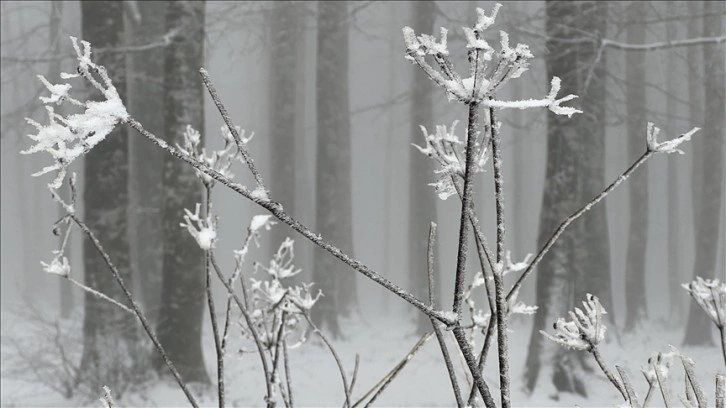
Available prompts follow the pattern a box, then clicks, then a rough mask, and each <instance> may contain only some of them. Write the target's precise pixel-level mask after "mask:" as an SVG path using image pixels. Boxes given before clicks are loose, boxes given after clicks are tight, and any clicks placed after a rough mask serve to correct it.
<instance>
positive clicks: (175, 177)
mask: <svg viewBox="0 0 726 408" xmlns="http://www.w3.org/2000/svg"><path fill="white" fill-rule="evenodd" d="M167 7H168V8H167V13H166V31H167V32H169V31H171V30H173V29H175V30H177V34H176V36H174V38H173V39H172V41H171V44H170V45H169V47H168V49H167V52H166V56H165V59H164V72H165V76H164V135H163V137H164V139H165V140H166V142H167V143H169V144H171V145H172V146H173V145H175V144H179V145H182V144H183V135H184V131H185V129H186V127H187V125H191V126H192V127H193V128H194V129H197V130H199V131H203V130H204V93H203V91H204V90H203V86H202V82H201V80H200V78H199V74H198V72H197V70H198V69H199V67H201V66H202V64H203V60H204V14H205V13H204V8H205V2H199V1H173V2H169V4H168V6H167ZM163 166H164V169H163V186H164V203H163V206H162V215H161V217H162V228H163V233H162V236H163V242H164V255H163V259H164V260H163V267H162V270H163V275H162V279H163V281H162V297H161V309H160V310H159V321H158V324H157V333H158V336H159V340H160V342H161V344H162V345H163V346H164V348H166V352H167V354H168V355H169V357H170V358H171V360H172V361H173V362H174V365H175V366H176V368H177V369H178V370H179V373H180V374H181V375H182V377H183V378H184V380H185V381H187V382H208V381H209V376H208V375H207V371H206V369H205V368H204V356H203V354H202V347H201V335H202V320H203V312H204V305H205V292H204V282H205V275H204V253H203V252H202V250H201V249H200V248H199V246H198V245H197V243H196V242H195V241H194V239H193V238H192V237H191V235H189V234H186V233H184V231H182V230H181V229H180V227H179V223H180V221H181V219H182V215H183V214H184V209H185V208H187V209H193V208H194V207H195V206H196V204H197V203H201V202H202V200H203V192H202V188H201V187H200V186H201V185H200V183H199V180H198V179H197V178H196V176H195V173H194V169H193V168H191V167H189V166H187V165H186V164H184V162H182V161H181V160H178V159H176V158H175V157H172V156H170V155H164V159H163ZM156 366H157V368H158V369H159V371H164V372H165V370H166V368H165V367H164V365H163V362H162V361H161V359H160V358H158V357H157V358H156Z"/></svg>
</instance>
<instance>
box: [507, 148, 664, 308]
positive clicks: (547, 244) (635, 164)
mask: <svg viewBox="0 0 726 408" xmlns="http://www.w3.org/2000/svg"><path fill="white" fill-rule="evenodd" d="M653 154H655V152H654V151H651V150H648V151H646V152H645V153H643V155H642V156H640V157H639V158H638V159H637V160H635V162H633V164H631V165H630V167H628V168H627V169H626V170H625V171H624V172H623V173H622V174H621V175H620V176H618V178H617V179H615V181H613V182H612V183H610V185H609V186H607V188H605V190H603V191H601V192H600V193H599V194H598V195H596V196H595V197H593V199H592V200H590V202H588V203H587V204H585V205H584V206H583V207H582V208H580V209H579V210H577V211H575V212H574V213H572V215H570V216H569V217H567V218H566V219H565V220H564V221H562V223H561V224H560V225H559V226H558V227H557V229H556V230H555V232H554V233H553V234H552V236H550V238H549V239H548V240H547V242H545V244H544V245H543V246H542V248H541V249H540V250H539V252H538V253H537V255H536V256H535V257H534V259H533V260H532V262H531V263H530V264H529V266H528V267H527V269H525V270H524V272H522V274H521V275H520V276H519V278H518V279H517V281H516V282H515V283H514V285H513V286H512V289H510V290H509V293H507V301H509V300H511V298H512V296H513V295H514V293H516V292H517V290H519V289H520V288H521V287H522V283H523V282H524V280H525V279H527V277H528V276H529V275H530V274H531V273H532V271H533V270H534V268H535V267H536V266H537V265H538V264H539V262H540V261H541V260H542V258H544V256H545V254H547V251H549V250H550V248H552V245H553V244H554V243H555V241H557V239H558V238H559V237H560V235H562V233H563V232H564V231H565V229H567V227H568V226H569V225H570V224H572V222H573V221H575V220H576V219H578V218H580V217H581V216H582V215H583V214H585V213H586V212H587V211H589V210H590V209H591V208H592V207H593V206H594V205H595V204H597V203H599V202H600V201H602V199H603V198H605V196H607V195H608V194H609V193H610V192H611V191H613V190H615V188H616V187H617V186H618V185H620V183H622V182H623V181H625V179H627V178H628V177H629V176H630V175H631V174H632V173H633V172H634V171H635V169H637V168H638V167H639V166H640V165H641V164H643V163H645V161H646V160H648V159H649V158H650V157H651V156H653Z"/></svg>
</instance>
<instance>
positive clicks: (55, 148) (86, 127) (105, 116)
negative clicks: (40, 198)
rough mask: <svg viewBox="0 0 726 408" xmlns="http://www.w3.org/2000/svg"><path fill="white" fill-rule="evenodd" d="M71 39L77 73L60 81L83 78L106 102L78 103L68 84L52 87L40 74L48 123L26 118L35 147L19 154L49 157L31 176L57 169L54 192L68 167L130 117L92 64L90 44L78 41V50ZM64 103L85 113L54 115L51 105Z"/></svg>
mask: <svg viewBox="0 0 726 408" xmlns="http://www.w3.org/2000/svg"><path fill="white" fill-rule="evenodd" d="M71 40H72V41H73V48H74V49H75V51H76V54H77V56H78V74H67V73H61V75H60V76H61V78H62V79H71V78H74V77H78V76H83V77H84V78H85V79H86V80H88V81H90V82H91V83H92V84H93V85H94V86H95V87H96V88H97V89H98V90H100V91H101V94H102V95H103V97H104V98H105V100H102V101H87V102H81V101H79V100H77V99H74V98H72V97H71V96H70V94H69V91H70V89H71V85H70V84H68V83H64V84H55V85H54V84H51V83H50V82H49V81H48V80H47V79H46V78H45V77H43V76H42V75H39V76H38V78H39V79H40V81H41V82H42V83H43V85H45V87H46V88H47V89H48V90H49V91H50V96H49V97H43V96H41V97H40V100H41V101H42V102H43V103H44V104H45V105H46V107H45V108H46V110H47V112H48V124H47V125H41V124H40V123H38V122H36V121H34V120H32V119H30V118H26V120H27V122H28V123H30V124H31V125H33V126H34V127H35V128H36V129H37V131H38V133H37V134H35V135H28V137H30V138H31V139H32V140H34V141H35V142H36V144H35V145H34V146H32V147H30V148H29V149H26V150H23V151H22V152H21V153H22V154H31V153H37V152H47V153H49V154H50V155H51V156H52V158H53V161H54V162H55V163H54V164H52V165H50V166H47V167H45V168H43V169H42V170H40V171H39V172H37V173H34V174H33V176H40V175H43V174H45V173H49V172H51V171H56V170H57V171H58V174H57V175H56V178H55V179H54V180H53V181H52V182H51V183H50V184H49V186H50V187H51V188H54V189H57V188H59V187H60V186H61V183H62V182H63V179H64V178H65V176H66V172H67V168H68V166H69V165H70V164H71V163H72V162H73V161H74V160H75V159H77V158H78V157H80V156H82V155H84V154H86V153H88V152H89V151H90V150H91V149H93V147H94V146H96V145H97V144H98V143H100V142H101V141H103V140H104V139H105V138H106V136H108V134H109V133H111V131H112V130H113V128H114V127H115V126H116V124H117V123H119V122H123V121H125V120H126V119H128V117H129V115H128V113H127V112H126V107H125V106H124V104H123V102H122V101H121V98H120V97H119V95H118V92H117V91H116V88H115V87H114V86H113V84H112V83H111V79H110V78H109V77H108V74H107V73H106V69H105V68H104V67H102V66H100V65H96V64H95V63H94V62H93V61H91V45H90V44H89V43H88V42H86V41H81V45H82V46H83V50H81V48H80V47H79V45H78V40H77V39H76V38H75V37H71ZM94 75H98V77H99V79H98V80H97V79H96V77H95V76H94ZM66 100H67V101H69V102H71V104H73V105H75V106H78V107H81V108H84V111H83V112H82V113H76V114H71V115H68V116H63V115H59V114H57V113H55V110H54V109H53V106H51V105H60V104H61V103H62V102H63V101H66Z"/></svg>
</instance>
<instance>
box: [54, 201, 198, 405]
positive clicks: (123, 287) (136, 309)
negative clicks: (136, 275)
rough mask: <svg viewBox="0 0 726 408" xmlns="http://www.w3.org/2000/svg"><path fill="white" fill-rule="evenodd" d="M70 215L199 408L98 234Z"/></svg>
mask: <svg viewBox="0 0 726 408" xmlns="http://www.w3.org/2000/svg"><path fill="white" fill-rule="evenodd" d="M68 216H69V217H70V218H71V219H72V220H73V222H75V223H76V225H78V227H79V228H80V229H81V231H83V232H84V233H85V234H86V236H88V238H89V239H90V240H91V243H93V246H94V247H95V248H96V250H97V251H98V253H99V254H100V255H101V257H103V260H104V262H105V263H106V265H107V266H108V268H109V269H110V270H111V273H112V274H113V277H114V279H115V280H116V282H117V283H118V284H119V286H120V287H121V290H122V291H123V292H124V295H125V296H126V299H127V300H128V301H129V303H130V304H131V308H132V309H133V310H134V313H136V317H138V319H139V321H140V322H141V325H142V326H143V328H144V331H146V334H147V335H148V336H149V339H151V342H152V343H154V347H156V350H157V352H158V353H159V355H160V356H161V359H162V360H163V361H164V364H166V366H167V367H168V368H169V371H170V372H171V374H172V376H174V379H175V380H176V382H177V384H178V385H179V387H180V388H181V389H182V391H183V392H184V395H186V397H187V400H189V403H190V404H192V406H193V407H195V408H197V407H199V405H198V404H197V401H196V399H195V398H194V395H193V394H192V393H191V391H190V390H189V388H188V387H187V385H186V383H185V382H184V380H183V379H182V377H181V374H179V372H178V371H177V369H176V367H174V363H172V361H171V359H169V356H168V355H167V354H166V351H165V350H164V347H163V346H162V345H161V343H160V342H159V339H158V338H157V337H156V334H155V333H154V330H153V329H152V328H151V324H149V321H148V320H147V319H146V315H145V314H144V312H142V311H141V308H140V307H139V305H138V304H137V303H136V301H135V300H134V298H133V296H132V295H131V292H130V291H129V289H128V288H127V287H126V284H125V283H124V281H123V279H122V278H121V274H120V273H119V271H118V269H116V266H115V265H114V264H113V262H111V258H110V257H109V256H108V254H107V253H106V251H105V250H104V249H103V247H102V246H101V243H100V242H99V241H98V238H96V235H95V234H94V233H93V232H92V231H91V230H90V229H89V228H88V226H87V225H86V224H85V223H84V222H83V221H81V220H80V219H79V218H78V217H77V216H76V215H75V214H73V213H70V214H68Z"/></svg>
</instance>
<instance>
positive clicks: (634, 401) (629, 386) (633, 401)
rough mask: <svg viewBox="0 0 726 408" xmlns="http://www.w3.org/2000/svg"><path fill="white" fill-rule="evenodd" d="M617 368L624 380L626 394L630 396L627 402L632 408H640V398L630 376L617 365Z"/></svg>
mask: <svg viewBox="0 0 726 408" xmlns="http://www.w3.org/2000/svg"><path fill="white" fill-rule="evenodd" d="M615 368H616V369H617V370H618V374H620V379H622V380H623V388H625V393H626V394H627V395H628V398H627V401H628V403H629V404H630V408H638V396H637V395H636V394H635V389H633V383H632V382H631V381H630V376H628V373H627V371H625V369H624V368H623V367H620V366H617V365H616V366H615Z"/></svg>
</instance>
